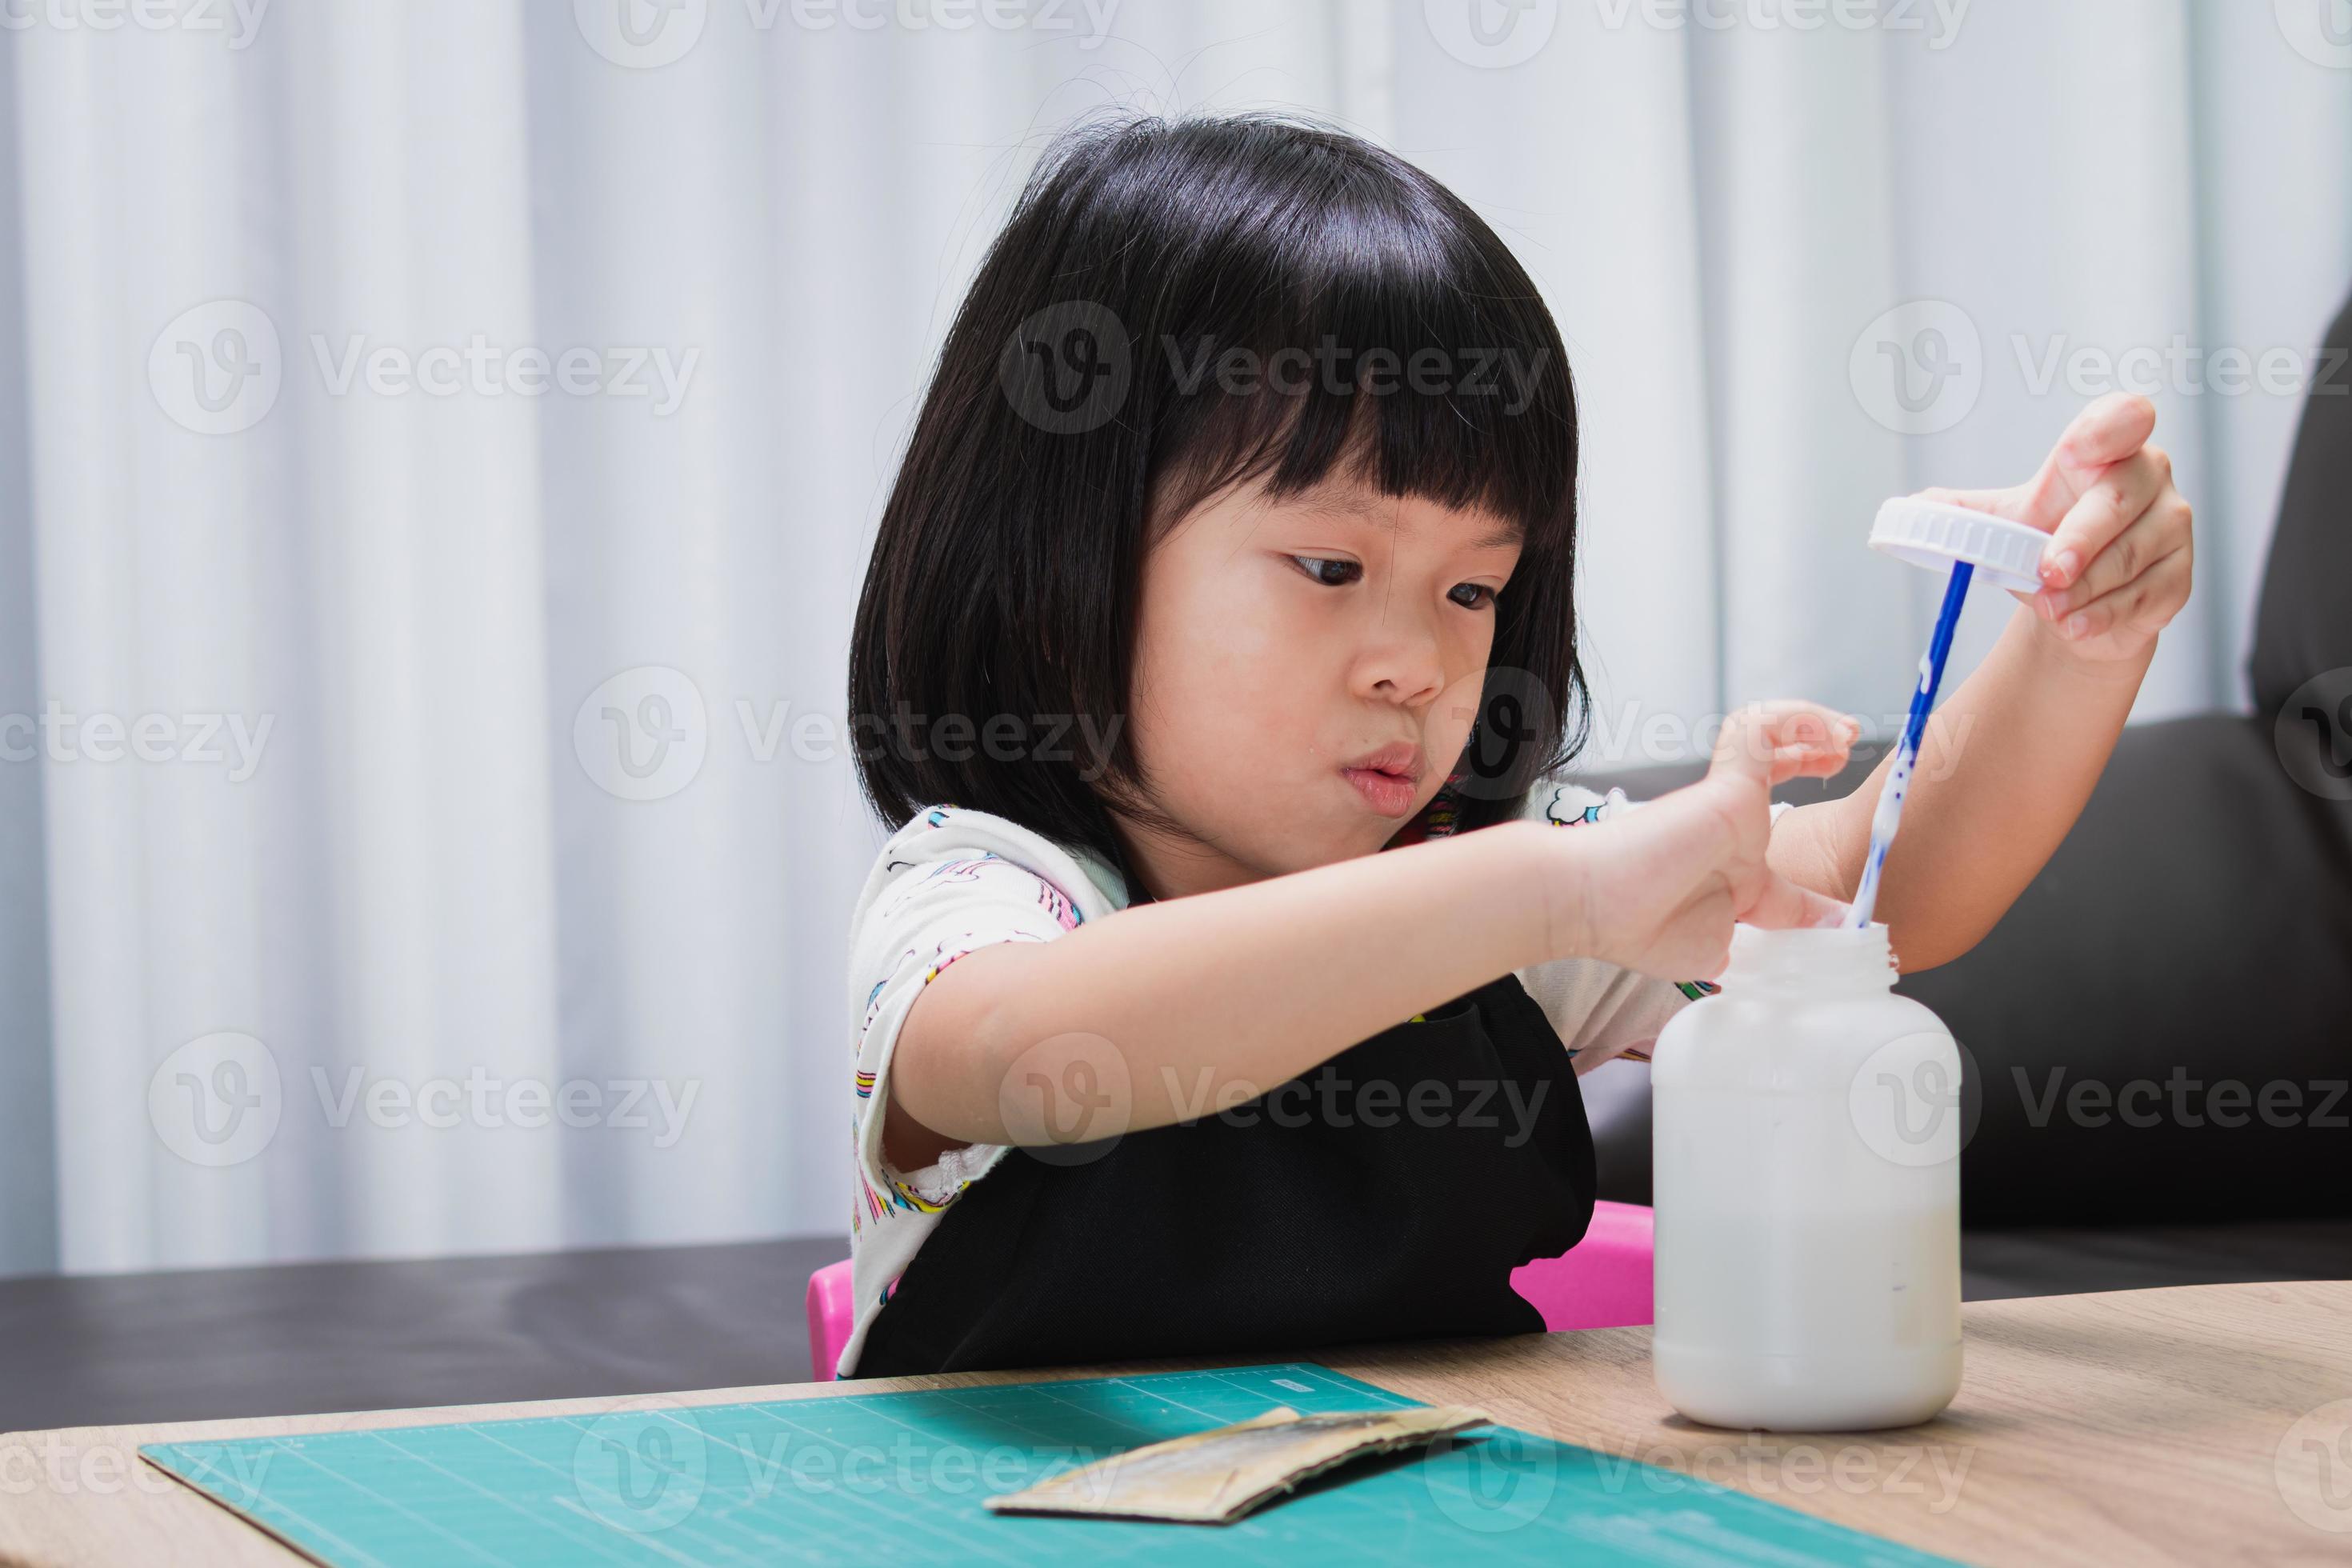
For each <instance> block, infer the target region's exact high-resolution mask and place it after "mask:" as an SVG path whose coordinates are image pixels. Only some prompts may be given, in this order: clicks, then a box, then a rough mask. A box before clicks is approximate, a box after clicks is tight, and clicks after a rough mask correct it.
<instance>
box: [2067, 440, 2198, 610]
mask: <svg viewBox="0 0 2352 1568" xmlns="http://www.w3.org/2000/svg"><path fill="white" fill-rule="evenodd" d="M2171 482H2172V459H2171V458H2169V457H2168V456H2167V455H2166V453H2165V450H2164V448H2163V447H2141V448H2140V449H2139V450H2138V451H2137V452H2135V453H2133V454H2132V455H2131V456H2130V457H2128V458H2125V459H2124V460H2123V461H2122V462H2119V463H2116V464H2115V465H2114V466H2113V467H2111V468H2108V469H2107V471H2106V472H2105V473H2104V474H2102V475H2101V476H2100V477H2099V479H2097V480H2096V481H2095V483H2093V484H2092V486H2091V487H2090V489H2086V490H2084V492H2083V494H2082V496H2081V498H2080V499H2079V500H2076V501H2075V502H2074V505H2073V506H2072V507H2070V508H2068V509H2067V511H2066V515H2065V516H2064V517H2063V518H2061V519H2059V520H2058V526H2057V527H2056V528H2054V529H2053V530H2052V531H2051V537H2050V542H2049V543H2048V544H2046V545H2044V546H2042V584H2043V585H2044V586H2045V587H2050V588H2065V587H2070V586H2072V585H2073V584H2074V581H2075V580H2076V579H2077V578H2079V577H2080V576H2081V575H2082V574H2083V570H2084V567H2086V566H2089V565H2090V564H2091V563H2093V562H2095V561H2096V560H2097V559H2098V558H2099V556H2100V552H2103V551H2105V549H2106V548H2107V547H2108V545H2109V544H2110V543H2112V542H2114V541H2115V540H2116V538H2117V537H2118V536H2119V535H2121V534H2122V533H2123V532H2124V531H2125V530H2126V529H2128V528H2129V527H2131V525H2132V524H2133V523H2135V522H2137V521H2138V520H2139V519H2140V518H2141V517H2142V516H2143V515H2145V514H2146V513H2147V510H2148V506H2149V503H2150V502H2152V501H2154V500H2156V498H2157V497H2158V496H2159V495H2162V494H2163V493H2164V489H2165V487H2166V486H2167V485H2169V484H2170V483H2171Z"/></svg>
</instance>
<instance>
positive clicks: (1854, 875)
mask: <svg viewBox="0 0 2352 1568" xmlns="http://www.w3.org/2000/svg"><path fill="white" fill-rule="evenodd" d="M2155 427H2156V409H2155V407H2154V405H2151V404H2149V402H2148V401H2147V399H2146V398H2144V397H2135V396H2128V395H2116V396H2110V397H2105V398H2102V399H2100V400H2099V401H2098V402H2096V403H2094V404H2092V405H2090V406H2089V407H2087V408H2085V409H2084V410H2083V412H2082V413H2081V414H2079V415H2077V416H2075V418H2074V423H2073V424H2072V425H2070V426H2068V427H2067V429H2066V433H2065V434H2064V435H2063V437H2060V438H2059V441H2058V445H2057V446H2056V447H2054V448H2053V449H2052V451H2051V453H2050V456H2049V457H2048V458H2046V459H2045V460H2044V461H2043V462H2042V469H2041V471H2040V472H2039V473H2038V474H2036V475H2035V476H2034V477H2033V478H2032V479H2031V480H2029V481H2027V482H2026V483H2024V484H2021V485H2017V486H2013V487H2011V489H1999V490H1945V489H1933V490H1927V491H1924V492H1922V493H1923V494H1925V495H1926V496H1927V497H1929V498H1930V499H1933V500H1948V501H1956V502H1958V503H1959V504H1960V505H1963V506H1971V507H1976V508H1978V509H1979V510H1984V511H1989V512H1992V513H1994V514H1995V515H1997V516H2000V517H2006V518H2011V519H2014V520H2016V521H2021V522H2027V523H2031V524H2032V525H2033V526H2034V527H2036V528H2040V529H2042V530H2044V531H2047V532H2049V533H2050V535H2051V539H2050V543H2049V545H2048V547H2047V548H2046V549H2045V550H2044V551H2043V552H2042V589H2041V591H2040V592H2038V593H2035V594H2032V595H2025V594H2020V595H2017V597H2018V599H2019V601H2020V603H2021V608H2020V609H2019V611H2018V613H2017V615H2016V616H2014V617H2013V618H2012V619H2011V622H2010V625H2009V627H2008V629H2007V630H2006V631H2005V632H2004V633H2003V634H2002V636H2001V638H2000V642H1999V643H1998V644H1996V645H1995V647H1994V648H1993V650H1992V652H1991V653H1990V655H1988V656H1987V657H1986V658H1985V660H1984V662H1983V663H1982V664H1981V665H1979V667H1978V668H1977V670H1976V672H1975V673H1974V674H1973V675H1971V676H1969V679H1967V680H1966V681H1965V682H1964V683H1962V685H1961V686H1960V688H1959V689H1958V690H1957V691H1955V692H1954V693H1952V695H1951V697H1950V699H1949V700H1948V701H1946V702H1944V703H1942V704H1941V705H1939V706H1938V707H1937V710H1936V711H1935V714H1934V715H1933V716H1932V718H1931V719H1930V720H1929V721H1928V724H1927V735H1926V738H1925V739H1924V740H1923V741H1922V742H1921V743H1920V748H1919V761H1918V766H1917V769H1916V772H1915V773H1913V775H1912V780H1911V795H1910V798H1909V799H1908V800H1906V802H1905V803H1904V806H1903V831H1902V834H1901V836H1900V837H1897V838H1896V839H1895V847H1894V848H1893V849H1892V850H1891V851H1890V852H1889V853H1888V855H1887V858H1886V868H1885V872H1884V874H1883V879H1882V880H1881V882H1880V885H1879V895H1878V909H1877V916H1876V918H1877V919H1879V920H1882V921H1885V922H1886V925H1887V927H1888V928H1889V934H1890V936H1891V938H1892V940H1893V943H1894V946H1895V953H1896V955H1897V958H1898V959H1899V961H1900V963H1901V965H1902V967H1903V968H1904V969H1906V970H1915V969H1929V968H1933V967H1934V966H1935V965H1937V964H1938V963H1946V962H1948V960H1951V959H1954V958H1958V956H1959V955H1960V954H1961V953H1963V952H1967V951H1968V950H1969V948H1971V947H1973V946H1975V945H1976V943H1977V942H1978V941H1979V939H1980V938H1982V937H1983V936H1984V934H1985V933H1986V932H1987V931H1990V930H1991V929H1992V927H1993V924H1994V922H1995V921H1999V920H2000V917H2001V916H2002V914H2003V913H2005V912H2006V911H2007V910H2008V909H2009V906H2010V904H2011V902H2012V901H2014V900H2015V899H2016V898H2017V895H2018V894H2019V893H2021V892H2022V891H2023V890H2024V889H2025V886H2026V884H2027V883H2028V882H2030V881H2032V879H2033V878H2034V876H2035V874H2036V873H2037V872H2039V871H2040V870H2041V869H2042V866H2043V865H2044V863H2046V862H2047V861H2048V860H2049V858H2050V857H2051V855H2052V853H2053V851H2055V850H2056V848H2057V847H2058V842H2059V840H2060V839H2062V838H2063V837H2065V836H2066V831H2067V829H2068V828H2070V827H2072V826H2074V818H2075V817H2076V816H2079V815H2080V814H2081V812H2082V809H2083V804H2084V801H2086V800H2088V799H2089V798H2090V795H2091V788H2092V786H2093V785H2094V784H2096V783H2097V782H2098V778H2099V773H2100V770H2101V769H2102V768H2104V767H2105V765H2106V761H2107V754H2108V752H2111V751H2112V750H2114V748H2115V743H2116V736H2117V735H2118V734H2120V733H2121V732H2122V731H2123V726H2124V720H2125V718H2126V716H2127V715H2128V714H2129V713H2130V711H2131V705H2132V699H2133V698H2134V697H2135V696H2136V695H2137V693H2138V691H2139V684H2140V678H2141V677H2142V676H2144V675H2145V674H2147V667H2148V661H2149V660H2150V659H2151V658H2154V657H2155V654H2156V638H2157V634H2158V632H2160V631H2162V630H2163V629H2164V627H2165V626H2166V625H2167V624H2168V622H2170V620H2171V619H2172V617H2173V616H2174V615H2175V614H2177V613H2178V612H2179V609H2180V606H2181V605H2183V604H2184V603H2186V602H2187V600H2188V597H2189V574H2190V573H2189V566H2190V558H2191V545H2190V541H2189V503H2188V502H2187V501H2186V500H2183V499H2182V498H2181V495H2180V492H2179V490H2177V489H2174V488H2173V485H2172V461H2171V459H2170V458H2168V457H2166V456H2165V454H2164V451H2163V449H2162V448H2160V447H2152V446H2149V445H2148V444H2147V438H2148V436H2149V434H2150V433H2151V432H2152V431H2153V430H2154V429H2155ZM1893 766H1894V757H1893V755H1892V753H1889V755H1888V757H1887V759H1886V761H1885V762H1883V763H1880V764H1879V765H1878V768H1877V769H1876V771H1875V772H1874V773H1872V774H1871V775H1870V777H1869V779H1868V780H1867V781H1865V782H1864V784H1863V785H1862V787H1861V788H1859V789H1857V790H1856V791H1854V793H1853V794H1852V795H1848V796H1846V797H1845V798H1844V799H1843V800H1832V801H1822V802H1821V803H1819V804H1816V805H1801V806H1799V807H1798V808H1797V809H1796V810H1794V811H1789V812H1783V813H1782V814H1781V816H1780V821H1779V822H1778V823H1777V824H1775V826H1774V827H1773V831H1772V842H1771V848H1770V851H1769V856H1768V859H1769V864H1770V865H1771V867H1772V868H1774V869H1775V870H1778V871H1780V873H1781V874H1782V875H1783V876H1785V877H1788V878H1789V879H1791V880H1793V881H1796V882H1799V883H1801V884H1803V885H1804V886H1807V887H1810V888H1812V889H1816V890H1818V891H1821V892H1824V893H1828V894H1829V895H1831V896H1832V897H1833V898H1839V899H1851V898H1853V893H1854V889H1855V887H1856V885H1857V884H1858V883H1859V882H1860V880H1861V878H1862V868H1863V863H1864V860H1865V859H1866V858H1868V856H1869V853H1870V819H1871V816H1872V813H1873V812H1874V810H1875V809H1876V808H1877V805H1878V795H1879V791H1880V790H1881V789H1883V788H1884V787H1885V783H1886V775H1887V773H1889V772H1890V771H1891V770H1892V768H1893Z"/></svg>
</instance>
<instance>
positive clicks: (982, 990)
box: [883, 703, 1853, 1170]
mask: <svg viewBox="0 0 2352 1568" xmlns="http://www.w3.org/2000/svg"><path fill="white" fill-rule="evenodd" d="M1852 739H1853V726H1852V724H1851V723H1850V721H1846V720H1844V719H1843V718H1841V717H1839V716H1838V715H1836V714H1834V713H1832V712H1831V711H1830V710H1826V709H1822V708H1818V707H1814V706H1812V705H1811V704H1804V703H1781V704H1774V705H1770V706H1767V707H1759V708H1754V709H1750V710H1746V711H1744V712H1742V713H1739V714H1735V715H1733V717H1732V719H1731V721H1729V722H1727V724H1726V725H1725V727H1724V731H1723V737H1722V740H1721V742H1719V743H1718V744H1717V748H1716V756H1715V762H1714V764H1713V766H1712V767H1711V768H1710V770H1709V772H1708V773H1707V776H1706V779H1704V780H1703V781H1701V782H1700V783H1698V784H1693V785H1692V786H1690V787H1689V788H1688V789H1684V790H1677V791H1675V792H1674V793H1673V794H1671V795H1664V796H1662V797H1660V798H1659V799H1657V800H1655V801H1653V802H1651V803H1650V804H1649V805H1647V806H1645V807H1643V809H1642V810H1640V811H1635V812H1629V813H1626V814H1625V815H1624V816H1622V817H1621V818H1619V819H1617V820H1615V821H1612V822H1605V823H1598V824H1593V825H1591V826H1587V827H1582V828H1580V829H1579V830H1578V831H1576V832H1573V833H1562V832H1559V831H1558V830H1557V829H1555V828H1552V827H1550V826H1546V825H1544V824H1541V823H1535V822H1514V823H1503V824H1498V825H1497V826H1494V827H1490V828H1486V829H1483V830H1481V831H1478V832H1475V833H1468V834H1464V835H1462V836H1460V837H1454V838H1444V839H1438V840H1435V841H1433V842H1429V843H1424V844H1416V845H1412V846H1410V847H1405V848H1401V849H1391V850H1387V851H1384V852H1382V853H1380V854H1377V855H1366V856H1362V857H1360V858H1355V859H1350V860H1342V861H1339V862H1336V863H1334V864H1332V865H1328V866H1319V867H1317V868H1313V869H1312V870H1307V871H1299V872H1294V873H1291V874H1289V875H1287V876H1281V877H1272V878H1268V879H1265V880H1264V881H1260V882H1253V883H1250V884H1248V885H1246V886H1243V887H1238V888H1230V889H1222V890H1219V891H1216V892H1212V893H1199V894H1194V895H1192V896H1191V897H1187V898H1179V899H1172V900H1166V901H1164V902H1154V903H1148V904H1143V905H1140V906H1138V907H1136V908H1133V909H1129V910H1122V911H1120V912H1119V913H1118V914H1117V915H1116V916H1114V917H1112V918H1110V919H1108V920H1100V921H1092V922H1089V923H1087V924H1086V925H1084V926H1081V927H1080V928H1078V929H1077V930H1076V931H1071V932H1070V933H1069V934H1068V935H1066V936H1064V937H1061V938H1059V939H1058V940H1055V941H1053V942H1001V943H997V944H994V945H992V946H989V947H985V948H982V949H980V950H978V951H976V952H971V953H968V954H966V955H965V956H963V957H962V958H961V959H960V960H959V961H957V962H956V963H954V964H953V965H952V966H951V967H950V968H948V969H946V970H943V971H941V972H940V974H939V975H937V976H936V977H935V978H934V979H933V981H932V982H931V984H928V985H926V986H925V987H924V988H923V991H922V994H921V995H920V996H919V998H918V999H917V1000H916V1002H915V1003H914V1005H913V1006H912V1007H911V1008H910V1010H909V1011H908V1014H907V1016H906V1020H905V1023H904V1025H903V1026H902V1027H901V1029H900V1032H899V1035H898V1042H897V1045H896V1047H895V1049H894V1052H893V1056H892V1063H891V1068H890V1072H889V1076H888V1093H889V1101H888V1104H887V1109H886V1113H885V1114H886V1121H885V1124H884V1129H885V1130H884V1134H883V1143H884V1149H885V1152H886V1154H887V1158H888V1159H889V1162H890V1163H892V1164H893V1165H895V1166H898V1168H899V1169H902V1170H914V1169H919V1168H920V1167H922V1166H924V1165H927V1164H929V1163H931V1162H932V1161H933V1160H935V1159H937V1158H938V1156H939V1154H940V1152H942V1151H943V1150H946V1149H950V1148H954V1147H956V1146H959V1145H961V1144H967V1143H975V1142H978V1143H1015V1144H1042V1143H1050V1142H1065V1141H1068V1140H1069V1138H1070V1131H1069V1130H1070V1128H1071V1127H1072V1126H1073V1125H1075V1123H1074V1122H1073V1121H1072V1120H1071V1118H1073V1117H1079V1116H1083V1115H1085V1114H1087V1113H1088V1112H1089V1110H1090V1109H1091V1108H1093V1107H1097V1106H1103V1105H1105V1104H1106V1103H1107V1102H1108V1105H1109V1108H1110V1109H1111V1110H1112V1111H1113V1112H1114V1124H1109V1125H1101V1126H1097V1127H1093V1128H1090V1129H1088V1130H1087V1131H1085V1132H1083V1133H1082V1134H1081V1136H1084V1137H1087V1138H1095V1137H1106V1136H1109V1135H1111V1134H1114V1133H1118V1132H1126V1131H1139V1130H1142V1129H1144V1128H1150V1127H1158V1126H1163V1125H1166V1124H1168V1123H1171V1122H1174V1121H1189V1120H1192V1119H1195V1118H1198V1117H1201V1116H1203V1115H1208V1114H1213V1113H1214V1112H1216V1111H1218V1110H1224V1109H1227V1108H1228V1107H1230V1106H1233V1105H1236V1104H1239V1103H1241V1102H1243V1101H1244V1100H1251V1099H1255V1097H1256V1096H1258V1095H1259V1094H1262V1093H1264V1092H1265V1090H1267V1089H1272V1088H1273V1087H1274V1086H1275V1085H1276V1084H1279V1083H1281V1082H1283V1081H1285V1080H1286V1079H1291V1078H1295V1077H1297V1076H1298V1075H1299V1074H1301V1073H1304V1072H1307V1071H1309V1070H1311V1069H1312V1068H1315V1067H1316V1066H1317V1065H1318V1064H1319V1063H1321V1062H1323V1061H1326V1060H1328V1059H1329V1058H1332V1057H1334V1056H1337V1055H1338V1054H1339V1052H1341V1051H1343V1050H1345V1049H1346V1048H1348V1047H1349V1046H1351V1045H1354V1044H1355V1043H1357V1042H1358V1041H1360V1040H1364V1039H1367V1038H1370V1037H1371V1036H1373V1035H1376V1034H1378V1033H1380V1032H1381V1030H1383V1029H1386V1028H1389V1027H1391V1026H1393V1025H1395V1024H1396V1023H1398V1022H1399V1021H1400V1020H1402V1019H1404V1018H1407V1017H1410V1016H1412V1015H1413V1014H1415V1013H1417V1012H1423V1011H1425V1010H1427V1009H1429V1008H1431V1007H1434V1006H1438V1005H1441V1004H1443V1003H1444V1002H1446V1001H1448V1000H1450V999H1452V998H1454V997H1455V996H1459V995H1461V994H1463V993H1464V992H1466V991H1469V990H1472V989H1474V988H1475V987H1477V986H1479V985H1482V984H1486V982H1488V981H1491V980H1493V979H1495V978H1496V977H1497V976H1499V975H1502V974H1504V973H1509V972H1510V971H1513V970H1516V969H1521V968H1525V967H1527V966H1528V965H1531V964H1536V963H1546V962H1549V960H1552V959H1555V958H1564V957H1570V956H1585V957H1591V958H1598V959H1602V960H1604V961H1606V962H1609V963H1616V964H1619V965H1621V966H1622V967H1624V968H1629V969H1635V970H1639V971H1641V972H1643V973H1649V974H1655V975H1660V976H1663V977H1667V978H1676V979H1688V978H1691V977H1692V976H1694V975H1701V976H1711V975H1714V974H1718V973H1722V970H1723V967H1724V964H1725V963H1726V960H1727V954H1728V952H1729V945H1730V940H1731V927H1732V923H1733V921H1735V920H1748V921H1751V922H1752V923H1757V924H1772V925H1801V924H1812V923H1822V922H1823V921H1827V920H1830V919H1833V918H1834V917H1835V915H1836V914H1837V912H1838V911H1840V910H1842V909H1843V906H1842V905H1839V904H1837V903H1835V902H1834V901H1832V900H1828V899H1825V898H1823V897H1822V896H1821V895H1820V894H1817V893H1812V892H1810V891H1808V890H1806V889H1801V888H1800V887H1798V886H1797V885H1796V884H1794V883H1790V882H1787V881H1785V880H1783V879H1780V877H1778V876H1777V875H1776V874H1774V873H1773V872H1772V871H1770V870H1769V868H1767V867H1766V865H1765V862H1764V851H1765V847H1766V844H1767V842H1768V840H1769V834H1770V827H1769V822H1770V814H1769V791H1770V788H1771V786H1772V785H1773V784H1777V783H1780V782H1781V781H1782V780H1785V779H1789V778H1794V777H1798V776H1800V775H1814V776H1827V775H1828V774H1831V773H1835V772H1836V771H1837V770H1838V768H1839V767H1840V766H1841V765H1842V764H1843V762H1844V760H1845V753H1846V748H1847V746H1848V744H1849V743H1850V742H1851V741H1852Z"/></svg>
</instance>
